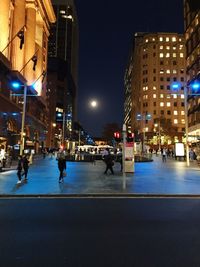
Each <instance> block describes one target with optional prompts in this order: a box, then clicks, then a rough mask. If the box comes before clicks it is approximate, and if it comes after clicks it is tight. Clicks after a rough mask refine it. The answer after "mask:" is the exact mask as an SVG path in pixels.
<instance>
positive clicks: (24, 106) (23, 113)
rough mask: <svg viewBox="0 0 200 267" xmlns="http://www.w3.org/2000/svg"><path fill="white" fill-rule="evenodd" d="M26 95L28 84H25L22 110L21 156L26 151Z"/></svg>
mask: <svg viewBox="0 0 200 267" xmlns="http://www.w3.org/2000/svg"><path fill="white" fill-rule="evenodd" d="M26 96H27V85H24V102H23V111H22V126H21V136H20V156H22V155H23V151H24V125H25V116H26Z"/></svg>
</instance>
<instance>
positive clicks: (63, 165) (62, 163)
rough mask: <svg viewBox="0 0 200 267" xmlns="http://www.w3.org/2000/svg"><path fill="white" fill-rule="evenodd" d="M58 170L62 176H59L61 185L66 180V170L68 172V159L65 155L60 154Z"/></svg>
mask: <svg viewBox="0 0 200 267" xmlns="http://www.w3.org/2000/svg"><path fill="white" fill-rule="evenodd" d="M57 160H58V169H59V171H60V176H59V183H61V182H62V181H63V179H64V174H63V173H64V170H66V159H65V154H64V153H62V152H61V153H58V158H57Z"/></svg>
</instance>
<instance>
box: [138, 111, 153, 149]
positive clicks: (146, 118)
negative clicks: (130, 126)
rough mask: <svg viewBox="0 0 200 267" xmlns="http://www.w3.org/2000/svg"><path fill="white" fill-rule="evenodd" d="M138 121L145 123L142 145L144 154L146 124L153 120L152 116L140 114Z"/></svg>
mask: <svg viewBox="0 0 200 267" xmlns="http://www.w3.org/2000/svg"><path fill="white" fill-rule="evenodd" d="M136 119H137V121H143V143H142V152H143V153H144V152H145V131H146V130H145V122H146V121H149V120H151V114H149V113H145V114H140V113H138V114H137V116H136Z"/></svg>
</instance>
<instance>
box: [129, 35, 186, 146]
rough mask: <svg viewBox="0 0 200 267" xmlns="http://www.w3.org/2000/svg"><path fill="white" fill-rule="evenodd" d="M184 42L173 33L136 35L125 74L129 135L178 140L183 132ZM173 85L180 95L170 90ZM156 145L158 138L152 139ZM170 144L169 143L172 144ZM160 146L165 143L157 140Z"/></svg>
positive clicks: (181, 36) (182, 38)
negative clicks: (140, 134) (168, 136)
mask: <svg viewBox="0 0 200 267" xmlns="http://www.w3.org/2000/svg"><path fill="white" fill-rule="evenodd" d="M185 64H186V62H185V39H184V36H183V35H180V34H177V33H136V34H135V36H134V41H133V48H132V53H131V55H130V60H129V64H128V67H127V69H126V72H125V105H124V110H125V119H124V123H125V124H126V125H128V126H131V131H132V132H133V131H134V132H135V131H136V132H137V131H139V133H143V134H144V136H143V138H145V139H149V138H153V136H154V135H156V133H157V134H158V133H159V135H160V136H159V138H160V139H161V136H162V135H163V136H164V135H171V136H172V135H174V137H176V138H177V139H180V138H181V137H182V136H183V135H184V131H185V112H184V86H185V82H186V73H185ZM173 83H179V84H180V91H179V92H174V91H173V90H172V85H173ZM154 139H155V140H154V142H158V140H156V139H158V138H156V137H155V138H154ZM172 141H173V140H172ZM160 142H161V143H162V144H164V143H165V142H166V140H160Z"/></svg>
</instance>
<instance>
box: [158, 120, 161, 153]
mask: <svg viewBox="0 0 200 267" xmlns="http://www.w3.org/2000/svg"><path fill="white" fill-rule="evenodd" d="M158 127H159V128H158V136H159V143H158V149H159V151H160V149H161V136H160V120H159V124H158Z"/></svg>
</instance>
